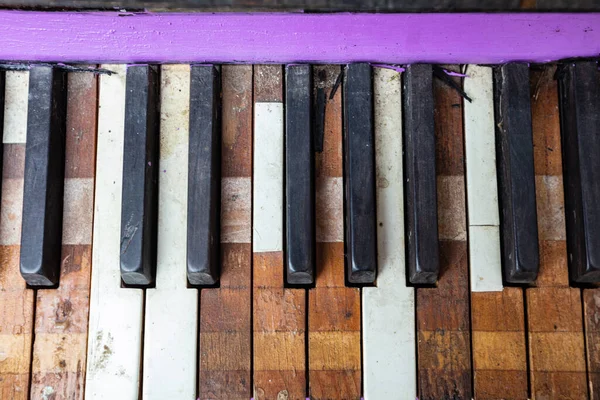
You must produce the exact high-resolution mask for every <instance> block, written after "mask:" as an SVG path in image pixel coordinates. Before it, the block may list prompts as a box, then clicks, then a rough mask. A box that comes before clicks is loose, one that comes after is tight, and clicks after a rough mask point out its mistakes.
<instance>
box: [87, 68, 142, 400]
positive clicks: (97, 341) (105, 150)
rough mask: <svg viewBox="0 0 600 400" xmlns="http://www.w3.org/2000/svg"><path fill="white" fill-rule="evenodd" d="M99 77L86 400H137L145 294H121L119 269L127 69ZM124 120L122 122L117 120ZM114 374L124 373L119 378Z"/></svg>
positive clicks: (134, 292)
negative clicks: (114, 399) (96, 188)
mask: <svg viewBox="0 0 600 400" xmlns="http://www.w3.org/2000/svg"><path fill="white" fill-rule="evenodd" d="M103 67H104V68H107V69H110V70H114V71H115V72H117V73H116V74H113V75H110V76H108V75H102V76H100V78H99V79H100V83H99V87H98V93H99V95H98V140H97V148H96V154H97V155H96V165H97V168H96V186H97V187H98V188H103V189H102V190H96V191H95V193H94V230H93V239H92V246H93V247H92V265H93V268H92V280H91V290H90V317H89V328H88V329H89V330H88V347H87V367H86V377H85V398H86V399H90V400H91V399H107V398H117V397H127V398H137V397H138V395H139V392H140V390H139V389H140V388H139V380H140V368H141V365H142V360H141V359H140V357H141V352H142V320H143V301H144V292H143V291H142V290H140V289H127V290H124V289H123V288H121V274H120V268H119V254H120V247H121V241H120V235H121V229H120V228H121V216H120V213H119V211H118V210H119V209H120V207H121V192H122V179H123V171H122V168H123V140H124V115H125V76H126V69H125V68H126V67H125V65H115V64H112V65H103ZM117 116H121V117H117ZM114 371H119V373H118V374H115V373H114Z"/></svg>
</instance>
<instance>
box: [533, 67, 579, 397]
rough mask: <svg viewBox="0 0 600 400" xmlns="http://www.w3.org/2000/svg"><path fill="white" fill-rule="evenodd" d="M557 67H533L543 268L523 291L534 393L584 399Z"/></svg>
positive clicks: (539, 225) (537, 189) (541, 264)
mask: <svg viewBox="0 0 600 400" xmlns="http://www.w3.org/2000/svg"><path fill="white" fill-rule="evenodd" d="M553 75H554V68H553V67H546V68H544V69H543V70H542V71H532V72H531V96H532V99H531V106H532V117H533V118H532V122H533V137H534V145H535V153H534V161H535V171H536V200H537V214H538V231H539V245H540V272H539V276H538V279H537V282H536V287H534V288H528V289H527V290H526V291H525V297H526V301H527V320H528V326H527V330H528V335H529V364H530V382H531V383H530V385H531V395H532V396H533V397H534V398H536V399H562V398H569V399H585V398H587V397H588V390H587V385H586V383H587V382H586V361H585V346H584V335H583V316H582V305H581V294H580V291H579V289H575V288H570V287H569V280H568V275H567V252H566V242H565V222H564V215H563V213H564V211H563V210H564V196H563V184H562V165H561V158H560V154H561V149H560V125H559V121H558V97H557V88H556V81H555V80H554V79H553Z"/></svg>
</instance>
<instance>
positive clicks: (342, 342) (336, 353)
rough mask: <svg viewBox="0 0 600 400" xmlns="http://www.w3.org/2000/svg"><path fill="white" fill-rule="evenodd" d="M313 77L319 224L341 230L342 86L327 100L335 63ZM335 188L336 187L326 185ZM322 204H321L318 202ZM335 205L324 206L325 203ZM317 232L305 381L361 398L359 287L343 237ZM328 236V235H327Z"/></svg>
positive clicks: (329, 394) (328, 393)
mask: <svg viewBox="0 0 600 400" xmlns="http://www.w3.org/2000/svg"><path fill="white" fill-rule="evenodd" d="M313 73H314V82H315V85H316V86H319V85H321V86H322V87H323V88H324V89H325V98H326V99H328V100H327V103H326V106H325V129H324V148H323V152H322V153H317V154H316V160H317V161H316V165H317V167H316V171H315V177H316V191H317V194H316V198H317V204H316V209H317V210H318V211H317V214H316V219H317V221H321V222H320V223H319V224H318V225H317V226H318V228H317V229H320V230H322V231H326V232H327V231H329V232H340V231H341V230H342V229H343V226H344V221H343V219H342V216H343V210H342V208H341V203H342V201H343V199H342V193H343V192H342V190H341V177H342V174H341V171H340V170H339V169H338V168H329V166H332V165H340V164H341V162H342V161H341V160H342V112H341V98H342V88H341V87H340V88H338V90H337V91H336V93H335V95H334V97H333V99H330V100H329V96H330V94H331V90H332V88H333V85H335V81H336V78H337V77H338V75H339V73H340V67H338V66H315V67H314V70H313ZM331 187H336V188H338V190H328V188H331ZM319 203H321V204H319ZM331 203H333V204H336V205H339V207H338V209H330V208H329V209H328V208H326V207H325V206H324V204H331ZM324 238H326V235H323V234H322V233H318V234H317V247H316V249H317V257H316V282H315V288H314V289H311V290H309V302H308V331H309V334H308V365H309V371H308V380H309V394H310V397H311V398H312V399H315V400H321V399H323V400H325V399H332V398H335V399H344V400H350V399H359V398H360V393H361V353H360V352H361V347H360V321H361V316H360V290H359V289H357V288H349V287H345V282H344V237H343V235H341V236H337V237H332V236H329V237H328V238H327V239H325V240H323V239H324ZM328 239H329V240H328Z"/></svg>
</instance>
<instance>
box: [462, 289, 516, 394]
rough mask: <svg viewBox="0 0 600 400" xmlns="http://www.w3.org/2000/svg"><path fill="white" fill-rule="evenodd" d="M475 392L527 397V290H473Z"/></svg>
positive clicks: (472, 334)
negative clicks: (524, 293) (524, 291)
mask: <svg viewBox="0 0 600 400" xmlns="http://www.w3.org/2000/svg"><path fill="white" fill-rule="evenodd" d="M471 323H472V328H471V329H472V332H471V336H472V349H473V381H474V395H475V396H476V398H483V399H497V398H502V399H525V398H527V348H526V346H525V320H524V309H523V290H522V289H520V288H504V290H502V291H499V292H472V293H471Z"/></svg>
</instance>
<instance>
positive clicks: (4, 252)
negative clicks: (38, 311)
mask: <svg viewBox="0 0 600 400" xmlns="http://www.w3.org/2000/svg"><path fill="white" fill-rule="evenodd" d="M24 148H25V145H24V144H5V145H4V168H3V170H4V171H10V172H8V173H7V172H5V174H7V175H8V176H9V177H8V176H6V175H5V177H4V179H3V182H2V208H1V210H2V217H1V218H0V354H2V357H1V358H0V398H2V399H14V400H21V399H23V400H25V399H27V398H28V395H29V375H30V366H31V344H32V339H33V319H34V315H33V310H34V291H33V290H31V289H27V288H26V286H25V281H24V280H23V278H22V277H21V275H20V273H19V253H20V248H21V246H20V242H21V216H22V214H21V211H22V204H23V170H24V165H25V151H24ZM11 166H12V167H11ZM11 170H12V171H11Z"/></svg>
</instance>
